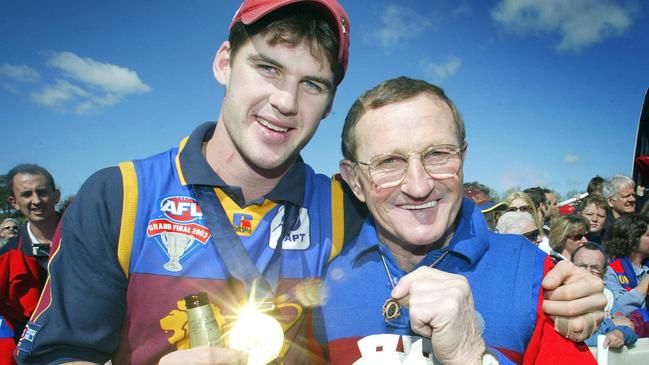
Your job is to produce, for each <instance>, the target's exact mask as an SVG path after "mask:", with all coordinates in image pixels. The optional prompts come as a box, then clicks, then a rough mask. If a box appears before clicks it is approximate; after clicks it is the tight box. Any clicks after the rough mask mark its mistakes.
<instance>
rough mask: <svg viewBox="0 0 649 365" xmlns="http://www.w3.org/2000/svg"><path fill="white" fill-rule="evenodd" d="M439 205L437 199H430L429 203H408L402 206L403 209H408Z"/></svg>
mask: <svg viewBox="0 0 649 365" xmlns="http://www.w3.org/2000/svg"><path fill="white" fill-rule="evenodd" d="M435 206H437V200H433V201H430V202H428V203H424V204H407V205H402V206H400V208H401V209H406V210H421V209H428V208H432V207H435Z"/></svg>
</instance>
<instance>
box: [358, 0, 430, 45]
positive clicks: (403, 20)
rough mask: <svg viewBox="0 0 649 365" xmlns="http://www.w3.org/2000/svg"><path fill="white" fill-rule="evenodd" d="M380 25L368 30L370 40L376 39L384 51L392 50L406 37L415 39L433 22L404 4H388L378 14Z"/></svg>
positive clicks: (406, 38)
mask: <svg viewBox="0 0 649 365" xmlns="http://www.w3.org/2000/svg"><path fill="white" fill-rule="evenodd" d="M380 19H381V25H380V26H378V27H376V28H374V29H372V30H370V32H371V33H369V34H368V35H367V36H368V37H369V38H370V41H378V43H379V45H380V46H381V48H383V49H384V50H385V51H386V52H389V51H392V50H393V49H395V48H396V47H397V46H398V45H399V44H401V43H403V42H404V41H406V40H408V39H415V38H417V37H418V36H419V35H421V34H422V33H423V32H424V31H426V30H427V29H429V28H431V27H432V25H433V23H432V22H431V21H430V19H428V18H427V17H425V16H422V15H420V14H419V13H417V12H416V11H415V10H413V9H411V8H407V7H405V6H399V5H395V4H391V5H388V6H387V7H386V8H385V10H384V12H383V14H381V16H380Z"/></svg>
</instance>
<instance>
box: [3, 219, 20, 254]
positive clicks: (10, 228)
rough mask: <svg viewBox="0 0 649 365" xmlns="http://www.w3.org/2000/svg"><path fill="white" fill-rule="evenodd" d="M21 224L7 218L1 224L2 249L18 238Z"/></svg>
mask: <svg viewBox="0 0 649 365" xmlns="http://www.w3.org/2000/svg"><path fill="white" fill-rule="evenodd" d="M19 226H20V222H19V221H18V220H17V219H15V218H5V219H4V220H3V221H2V223H0V248H2V246H4V245H5V244H6V243H7V241H9V239H10V238H14V237H18V228H19Z"/></svg>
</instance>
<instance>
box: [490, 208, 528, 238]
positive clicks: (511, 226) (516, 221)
mask: <svg viewBox="0 0 649 365" xmlns="http://www.w3.org/2000/svg"><path fill="white" fill-rule="evenodd" d="M526 223H527V224H531V225H533V226H534V227H536V222H535V221H534V217H532V214H530V213H528V212H505V213H504V214H503V215H501V216H500V218H498V224H497V225H496V230H497V231H498V233H512V234H522V233H524V232H523V227H524V226H525V224H526Z"/></svg>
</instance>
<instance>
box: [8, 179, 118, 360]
mask: <svg viewBox="0 0 649 365" xmlns="http://www.w3.org/2000/svg"><path fill="white" fill-rule="evenodd" d="M122 196H123V188H122V177H121V173H120V170H119V169H118V168H115V167H113V168H108V169H104V170H101V171H99V172H97V173H95V174H94V175H93V176H91V177H90V178H89V179H88V180H87V181H86V182H85V183H84V185H83V186H82V187H81V189H80V190H79V193H78V195H77V196H76V198H75V200H74V202H73V203H72V204H71V205H70V207H69V208H68V209H67V210H66V213H65V215H64V217H63V218H62V221H61V223H60V225H59V228H58V232H57V236H58V237H57V236H55V240H54V243H53V247H52V254H51V256H50V263H49V273H50V275H49V279H48V281H47V282H46V284H45V288H44V291H43V294H42V295H41V299H40V301H39V303H38V306H37V308H36V311H35V312H34V315H33V316H32V318H31V320H30V322H29V323H28V324H27V327H26V328H25V331H24V332H23V335H22V337H21V340H20V342H19V343H18V351H17V355H18V360H19V362H20V363H21V364H58V363H61V362H67V361H81V360H83V361H90V362H95V363H101V364H103V363H105V362H106V361H107V360H109V359H110V357H111V354H112V353H113V352H114V351H115V350H116V348H117V346H118V343H119V331H120V329H121V327H122V322H123V320H124V316H125V312H126V287H127V278H126V274H125V273H124V271H123V270H122V268H121V266H120V265H119V263H118V259H117V243H118V237H119V230H120V219H121V214H122Z"/></svg>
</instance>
